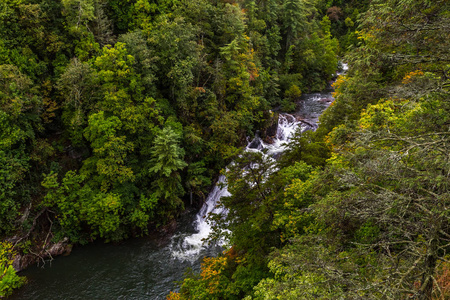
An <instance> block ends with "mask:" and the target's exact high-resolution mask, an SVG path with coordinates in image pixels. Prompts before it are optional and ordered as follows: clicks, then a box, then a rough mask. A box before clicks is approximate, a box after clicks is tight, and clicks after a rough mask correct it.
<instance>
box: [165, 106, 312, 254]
mask: <svg viewBox="0 0 450 300" xmlns="http://www.w3.org/2000/svg"><path fill="white" fill-rule="evenodd" d="M311 125H312V124H308V122H306V123H305V122H302V121H300V120H298V119H297V118H296V117H295V116H294V115H290V114H285V113H282V114H280V115H279V117H278V126H277V133H276V135H275V136H274V137H272V142H271V143H265V142H264V141H263V140H262V139H261V138H260V137H259V136H256V137H255V138H254V139H253V140H252V141H251V142H250V143H249V144H248V145H247V147H246V151H259V152H264V153H265V155H268V156H271V157H274V158H276V157H278V155H279V154H280V153H281V152H283V151H284V150H285V149H286V147H287V142H288V141H289V139H290V138H292V137H293V135H294V133H295V132H296V130H297V129H298V127H299V126H300V128H301V131H302V132H303V131H305V130H308V129H312V130H314V129H315V126H311ZM225 180H226V179H225V176H223V175H221V176H220V177H219V181H218V184H216V185H215V187H214V188H213V190H212V191H211V192H210V193H209V195H208V198H207V199H206V202H205V204H204V205H203V207H202V208H201V210H200V211H199V212H198V214H197V215H196V220H195V221H194V226H195V229H196V230H197V233H194V234H191V235H187V236H180V235H175V236H173V237H172V243H171V245H170V247H171V253H172V256H173V257H174V258H177V259H180V260H190V261H195V260H196V259H198V257H199V256H200V252H201V251H202V250H205V249H207V247H208V245H207V243H206V242H205V239H206V238H208V235H209V234H210V233H211V231H212V226H211V223H210V222H211V221H210V220H208V216H209V214H211V213H215V214H226V212H225V211H224V208H223V207H218V204H219V201H220V198H222V197H226V196H230V193H229V192H228V190H227V186H226V181H225ZM220 186H223V188H221V187H220Z"/></svg>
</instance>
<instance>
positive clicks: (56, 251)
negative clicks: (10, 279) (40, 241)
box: [12, 237, 72, 272]
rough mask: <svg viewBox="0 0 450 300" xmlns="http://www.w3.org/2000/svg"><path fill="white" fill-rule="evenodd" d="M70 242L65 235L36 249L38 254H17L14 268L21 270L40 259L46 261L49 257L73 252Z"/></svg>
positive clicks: (13, 264)
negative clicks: (41, 248)
mask: <svg viewBox="0 0 450 300" xmlns="http://www.w3.org/2000/svg"><path fill="white" fill-rule="evenodd" d="M68 242H69V239H68V238H67V237H65V238H64V239H62V240H61V241H59V242H57V243H49V244H47V246H46V247H45V249H43V250H41V251H36V252H37V254H35V253H36V252H35V253H33V254H23V255H16V256H15V257H14V261H13V263H12V266H13V268H14V270H16V271H17V272H20V271H22V270H24V269H26V268H28V267H29V266H30V265H32V264H35V263H37V262H39V261H44V260H45V259H47V258H50V259H53V258H54V257H56V256H59V255H64V256H66V255H69V254H70V252H72V244H69V243H68Z"/></svg>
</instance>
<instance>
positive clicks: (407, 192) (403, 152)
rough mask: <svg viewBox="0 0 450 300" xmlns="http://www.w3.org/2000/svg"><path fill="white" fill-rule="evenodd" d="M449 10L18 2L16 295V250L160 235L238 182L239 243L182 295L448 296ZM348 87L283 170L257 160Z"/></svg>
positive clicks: (4, 33)
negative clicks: (299, 109) (255, 145)
mask: <svg viewBox="0 0 450 300" xmlns="http://www.w3.org/2000/svg"><path fill="white" fill-rule="evenodd" d="M449 6H450V4H449V1H447V0H365V1H356V0H127V1H125V0H3V1H2V2H1V3H0V238H1V241H2V242H1V244H0V274H1V275H0V297H4V296H8V295H10V294H11V293H12V291H13V289H15V288H18V287H20V286H21V285H23V284H24V282H25V280H26V279H25V278H23V277H21V276H19V275H20V274H17V273H16V270H15V269H14V267H13V265H14V266H16V264H17V259H16V260H15V257H16V258H17V257H30V260H31V261H33V258H34V261H36V260H39V259H42V258H43V257H44V256H45V255H46V252H48V249H50V248H52V246H54V245H56V244H61V243H63V244H65V245H67V246H70V245H84V244H87V243H91V242H93V241H95V240H101V241H104V242H117V241H121V240H123V239H127V238H131V237H136V236H142V235H146V234H148V233H149V232H153V231H158V230H161V229H162V228H165V226H167V225H168V224H170V223H172V222H174V220H176V219H177V217H179V216H180V215H181V214H182V213H183V211H184V210H185V209H186V208H187V207H199V206H201V205H202V203H203V202H204V200H205V198H206V195H207V193H208V192H209V191H210V189H211V187H212V186H213V185H214V183H215V181H216V179H217V177H218V175H219V173H220V172H222V173H225V175H226V177H227V182H228V189H229V191H230V192H231V194H232V196H230V197H226V198H224V199H222V201H221V204H220V205H222V206H224V207H225V208H226V209H227V210H228V214H227V215H226V217H225V218H223V216H212V219H214V224H215V225H214V229H215V230H214V234H213V235H212V236H211V237H210V240H211V242H214V241H215V240H217V239H223V238H226V239H227V240H228V243H229V247H227V248H226V249H225V250H224V252H223V254H222V255H220V256H218V257H207V258H205V259H204V261H203V264H202V270H201V273H199V274H197V273H195V272H191V273H187V274H186V276H185V279H184V281H183V282H182V283H180V289H179V291H178V292H171V293H170V294H168V296H167V298H168V299H169V300H175V299H246V300H250V299H423V300H425V299H427V300H428V299H448V297H450V255H449V253H448V252H447V251H450V215H449V210H448V209H447V207H448V206H449V205H450V194H449V185H450V161H449V159H450V149H449V148H450V101H449V88H450V55H449V49H450V43H449V39H450V22H449V21H450V11H449ZM340 60H342V61H345V62H346V63H348V65H349V70H348V72H347V73H346V74H345V75H341V76H339V77H338V78H337V79H336V78H335V76H336V75H335V74H336V71H337V69H338V67H339V65H340V63H339V61H340ZM332 80H335V81H334V83H333V87H334V89H335V92H334V98H335V101H334V102H333V103H332V105H331V106H330V107H329V108H328V109H327V110H326V111H325V112H324V113H323V115H322V116H321V117H320V126H319V128H318V129H317V130H316V131H307V132H304V133H300V132H299V133H298V134H297V135H296V136H295V138H294V139H293V141H292V142H291V143H290V144H289V145H288V150H287V151H286V152H285V153H284V154H283V156H282V157H281V158H280V160H278V161H277V162H274V161H272V160H269V159H267V157H265V156H264V155H261V154H257V153H253V152H243V151H242V146H244V145H245V143H246V138H247V137H248V136H253V135H254V134H255V133H256V132H257V131H261V132H264V131H265V130H266V129H267V128H268V127H270V126H271V125H272V123H273V122H274V115H276V113H274V112H278V111H292V110H295V106H296V103H297V102H298V101H299V100H300V97H301V95H302V93H311V92H318V91H321V90H323V89H324V88H326V87H327V86H328V85H329V84H330V82H331V81H332ZM231 161H234V164H233V165H232V166H231V167H228V169H227V170H226V171H225V169H224V168H225V166H227V165H228V164H229V163H230V162H231ZM249 169H251V172H245V171H243V170H249ZM221 170H222V171H221ZM273 170H276V171H273Z"/></svg>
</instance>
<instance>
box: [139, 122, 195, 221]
mask: <svg viewBox="0 0 450 300" xmlns="http://www.w3.org/2000/svg"><path fill="white" fill-rule="evenodd" d="M179 139H180V136H179V135H178V134H177V133H176V132H175V131H174V130H173V129H172V128H170V127H165V128H164V129H162V130H161V131H160V132H159V133H158V135H157V136H156V138H155V143H154V145H153V147H152V149H151V156H152V158H151V159H150V160H149V162H148V165H149V169H148V172H149V173H150V174H154V175H155V177H156V180H155V181H154V182H153V186H154V188H155V196H156V197H157V198H158V200H159V201H160V202H161V205H162V206H163V209H164V210H167V211H163V213H164V214H165V215H169V216H171V215H172V214H173V210H175V209H177V208H178V207H180V206H181V207H182V206H183V202H182V201H181V199H180V198H179V196H181V195H183V194H184V189H183V187H182V185H181V176H180V173H179V171H180V170H182V169H183V168H185V167H186V166H187V164H186V162H185V161H184V160H183V157H184V150H183V148H181V147H180V146H179Z"/></svg>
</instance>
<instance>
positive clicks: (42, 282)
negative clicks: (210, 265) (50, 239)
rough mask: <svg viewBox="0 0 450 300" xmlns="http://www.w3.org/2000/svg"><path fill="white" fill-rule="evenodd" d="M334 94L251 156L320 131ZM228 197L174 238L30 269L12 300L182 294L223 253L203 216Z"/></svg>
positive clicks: (320, 97) (319, 98)
mask: <svg viewBox="0 0 450 300" xmlns="http://www.w3.org/2000/svg"><path fill="white" fill-rule="evenodd" d="M331 92H332V90H331V89H329V90H326V91H324V92H322V93H315V94H306V95H303V96H302V98H301V101H300V102H299V105H298V110H297V111H296V112H295V113H294V114H292V115H291V114H285V113H281V114H280V117H279V123H278V131H277V136H276V137H275V138H274V140H273V143H271V144H266V143H264V142H263V141H262V140H260V139H259V138H255V139H253V140H252V141H251V142H250V143H249V146H248V147H247V149H248V151H261V150H262V149H264V148H267V150H266V153H267V154H268V155H273V156H275V155H276V154H277V153H279V152H282V151H283V150H284V147H285V146H284V143H285V142H286V141H288V140H289V138H290V137H291V135H292V134H293V133H294V132H295V130H296V129H297V127H298V126H301V128H302V129H301V130H308V129H310V130H315V128H317V123H318V118H319V116H320V114H321V113H322V112H323V111H324V110H325V109H326V108H327V107H328V106H329V105H330V103H331V101H332V100H333V99H332V96H331ZM219 180H221V181H223V180H224V177H221V178H220V179H219ZM227 194H228V191H227V190H226V188H224V189H222V190H221V189H220V188H218V187H217V186H216V187H214V188H213V190H212V191H211V192H210V194H209V196H208V198H207V200H206V203H205V205H204V206H203V207H202V209H201V210H200V212H198V213H197V214H195V212H190V213H187V214H185V215H184V216H183V217H182V218H181V219H180V220H178V228H177V231H176V232H175V234H174V235H173V236H172V237H169V238H166V239H163V240H161V238H157V237H154V236H147V237H143V238H134V239H129V240H126V241H124V242H122V243H120V244H105V243H102V242H96V243H93V244H89V245H86V246H83V247H75V248H74V249H73V251H72V253H71V254H70V255H69V256H67V257H57V258H56V259H54V260H53V261H46V262H45V264H43V263H41V264H40V265H39V266H33V267H30V268H28V269H27V270H25V271H23V272H21V273H20V275H22V276H26V277H27V279H28V284H27V285H25V287H23V288H21V289H20V290H18V291H16V292H15V293H14V294H13V295H12V296H11V297H10V298H9V299H46V300H50V299H58V300H59V299H165V298H166V296H167V295H168V293H169V291H176V290H177V284H176V282H177V281H181V280H182V279H183V274H184V273H185V272H186V270H187V269H188V268H191V269H192V270H193V271H199V270H200V263H201V260H202V258H203V257H204V256H215V255H217V254H218V253H219V252H220V251H221V247H220V246H213V247H208V246H205V245H204V244H203V242H202V239H203V238H206V237H207V236H208V234H209V232H210V231H211V226H210V224H209V223H208V222H207V221H206V220H205V218H204V216H206V215H207V214H208V213H209V212H211V211H212V210H215V209H217V208H216V204H217V201H219V199H220V197H222V196H226V195H227ZM216 212H217V211H216Z"/></svg>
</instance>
